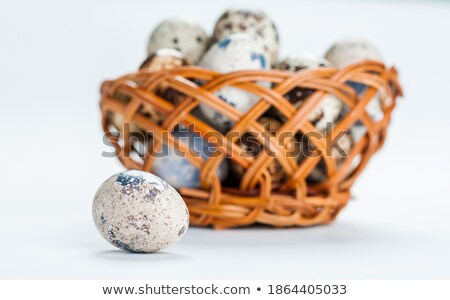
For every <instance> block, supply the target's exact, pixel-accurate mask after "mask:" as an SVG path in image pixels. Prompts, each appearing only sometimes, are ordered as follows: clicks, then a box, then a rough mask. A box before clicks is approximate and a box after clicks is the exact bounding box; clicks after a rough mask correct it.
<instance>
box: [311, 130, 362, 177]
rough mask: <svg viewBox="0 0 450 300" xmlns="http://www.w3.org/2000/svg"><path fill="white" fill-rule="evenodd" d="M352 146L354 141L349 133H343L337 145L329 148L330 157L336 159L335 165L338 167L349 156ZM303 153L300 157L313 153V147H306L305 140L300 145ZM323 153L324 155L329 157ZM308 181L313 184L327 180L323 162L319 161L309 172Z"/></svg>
mask: <svg viewBox="0 0 450 300" xmlns="http://www.w3.org/2000/svg"><path fill="white" fill-rule="evenodd" d="M353 145H354V139H353V136H352V134H351V132H345V133H344V134H343V135H342V137H341V138H340V139H339V140H338V141H337V145H332V146H331V153H330V154H331V156H332V157H334V158H335V159H336V164H337V166H338V167H339V166H340V165H341V164H342V163H343V162H344V161H345V158H346V157H347V156H348V155H349V154H350V151H351V149H352V147H353ZM302 146H303V149H304V151H303V153H302V155H309V154H308V153H310V152H309V151H311V150H312V151H314V146H313V145H311V144H310V145H308V142H307V141H306V140H305V141H304V142H303V143H302ZM330 154H327V153H325V155H330ZM308 179H309V180H311V181H313V182H323V181H325V180H326V179H327V170H326V165H325V162H324V161H323V160H320V161H319V163H318V164H317V165H316V167H315V168H314V169H313V170H312V171H311V173H310V174H309V176H308Z"/></svg>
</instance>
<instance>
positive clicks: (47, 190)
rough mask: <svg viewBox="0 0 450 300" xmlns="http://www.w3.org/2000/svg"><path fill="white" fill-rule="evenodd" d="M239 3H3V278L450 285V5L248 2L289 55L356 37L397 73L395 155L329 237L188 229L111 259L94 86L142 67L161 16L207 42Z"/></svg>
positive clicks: (380, 159) (318, 232) (381, 158)
mask: <svg viewBox="0 0 450 300" xmlns="http://www.w3.org/2000/svg"><path fill="white" fill-rule="evenodd" d="M239 2H240V1H229V2H228V3H227V4H225V3H217V2H216V1H214V4H212V3H213V2H211V1H208V2H206V1H204V2H201V1H177V2H175V1H168V0H165V1H158V2H157V3H156V2H154V3H151V2H150V1H144V0H140V1H111V0H109V1H106V0H104V1H76V2H72V3H68V2H66V3H63V2H62V1H48V0H46V1H14V2H6V1H2V2H1V7H0V37H1V39H0V40H1V45H0V62H1V66H0V70H1V73H0V85H1V88H0V112H1V119H0V122H1V124H0V125H1V129H2V132H1V150H0V151H1V155H0V167H1V169H0V170H1V173H0V187H1V189H2V192H1V194H0V201H1V209H0V222H1V226H0V237H1V247H0V266H1V267H0V278H3V279H5V278H11V279H12V278H15V279H20V278H24V279H34V278H46V279H61V278H69V279H92V278H97V279H101V278H105V279H107V278H108V279H113V278H114V279H133V278H139V279H150V278H159V279H163V278H165V279H169V278H171V279H189V278H203V279H215V278H219V279H221V278H228V279H242V278H246V279H252V278H265V279H270V278H278V279H282V278H323V279H331V278H346V279H358V278H384V279H390V278H405V279H409V278H418V279H422V278H435V279H437V278H442V279H450V260H449V259H448V253H449V252H450V234H449V230H450V219H449V210H450V204H449V200H450V188H449V178H450V176H449V175H450V174H449V171H448V170H449V168H450V162H449V156H448V148H449V146H450V143H449V140H448V131H449V129H450V126H449V123H450V122H449V120H448V116H449V111H450V101H449V95H448V90H446V89H448V86H449V82H450V81H449V79H450V75H449V74H448V70H449V69H450V62H449V53H450V31H449V28H450V5H446V4H443V3H435V4H431V3H429V4H425V1H424V3H423V4H421V3H419V2H413V3H410V4H407V3H405V2H398V3H389V2H387V1H386V2H376V3H372V2H362V3H360V2H359V1H358V2H356V1H349V2H339V3H338V2H337V1H329V2H325V1H261V0H259V1H248V2H247V6H248V7H254V6H256V7H261V8H263V9H264V10H265V11H267V12H268V13H269V14H270V15H271V16H273V18H274V19H275V21H276V23H277V24H278V27H279V30H280V31H281V34H282V36H281V38H282V52H283V53H287V52H289V50H290V52H293V51H300V50H305V51H312V52H317V53H319V54H321V53H324V52H325V50H326V48H327V47H328V46H329V45H330V44H331V43H332V42H333V41H334V40H336V39H338V38H341V37H346V36H349V35H352V36H357V37H358V36H363V37H366V38H368V39H370V40H372V41H373V42H374V43H375V44H376V45H378V46H379V47H380V48H381V50H382V52H383V55H384V56H385V57H386V58H387V59H388V61H389V62H395V64H396V66H397V67H398V69H399V70H400V72H401V82H402V83H403V85H404V89H405V92H406V97H405V100H402V101H400V103H399V106H398V110H397V111H396V112H395V113H394V119H393V122H392V127H391V128H390V132H389V137H388V141H387V143H386V146H385V147H384V149H383V150H382V151H381V152H380V153H379V154H378V155H377V156H376V157H375V158H374V159H373V160H372V161H371V164H370V166H369V167H368V168H367V170H366V172H365V174H364V175H363V176H362V177H361V178H360V180H359V182H358V183H357V185H356V186H355V187H354V189H353V191H354V195H355V197H356V198H357V199H356V200H355V201H351V202H350V203H349V205H348V206H347V208H346V209H345V210H344V211H343V213H342V214H341V215H340V216H339V218H338V219H337V221H336V222H335V223H334V224H332V225H330V226H323V227H315V228H310V229H286V230H279V229H270V228H265V227H264V228H252V229H241V230H225V231H213V230H210V229H196V228H191V229H190V230H189V231H188V233H187V235H186V237H185V238H184V240H182V241H181V242H180V243H179V244H177V245H176V246H174V247H172V248H170V249H168V251H165V252H162V253H158V254H154V255H133V254H127V253H123V252H120V251H116V250H115V249H113V248H112V247H111V246H110V245H109V244H108V243H107V242H106V241H104V240H103V239H102V238H101V237H100V235H99V234H98V233H97V232H96V229H95V226H94V224H93V221H92V218H91V201H92V198H93V196H94V193H95V191H96V189H97V187H98V186H99V185H100V184H101V182H103V180H104V179H106V178H107V177H108V176H110V175H111V174H113V173H115V172H117V171H119V170H121V169H122V167H121V166H120V164H119V163H118V162H117V161H116V160H115V159H112V158H103V157H101V152H102V151H103V150H108V148H105V146H103V144H102V141H101V136H102V135H101V130H100V124H99V122H100V117H99V109H98V99H99V93H98V90H99V84H100V82H101V81H102V80H103V79H106V78H115V77H117V76H119V75H121V74H123V73H125V72H128V71H132V70H134V69H136V67H137V66H138V65H139V64H140V62H141V61H142V60H143V58H144V54H145V47H146V40H147V38H148V35H149V33H150V30H151V28H152V27H153V26H154V25H156V23H157V22H158V21H160V20H162V19H163V18H165V17H169V16H175V15H187V16H190V17H192V19H196V20H199V21H200V22H201V23H202V24H203V25H204V26H205V27H207V28H209V29H210V30H211V28H212V24H213V22H214V19H215V18H216V17H217V16H218V15H219V14H220V13H221V12H222V10H223V9H225V8H227V7H229V6H238V5H237V4H236V3H239ZM209 3H211V4H209ZM232 3H235V5H233V4H232ZM195 7H203V9H194V8H195ZM368 12H370V13H368ZM419 122H420V125H419Z"/></svg>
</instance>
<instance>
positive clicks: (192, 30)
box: [147, 19, 208, 64]
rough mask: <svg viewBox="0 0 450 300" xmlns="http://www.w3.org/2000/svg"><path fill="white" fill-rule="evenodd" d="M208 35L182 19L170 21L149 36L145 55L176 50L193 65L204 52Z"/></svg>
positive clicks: (162, 24)
mask: <svg viewBox="0 0 450 300" xmlns="http://www.w3.org/2000/svg"><path fill="white" fill-rule="evenodd" d="M207 44H208V35H207V34H206V32H205V31H204V30H203V29H202V28H201V27H200V26H199V25H198V24H195V23H192V22H190V21H187V20H182V19H171V20H166V21H164V22H162V23H161V24H159V25H158V27H156V29H155V30H154V31H153V33H152V34H151V36H150V39H149V41H148V46H147V53H148V54H150V53H152V52H155V51H157V50H159V49H162V48H171V49H176V50H178V51H180V52H181V53H183V54H184V55H186V57H187V58H189V59H190V60H191V61H192V62H193V63H194V64H196V63H197V62H198V61H199V60H200V57H201V56H202V55H203V53H204V52H205V50H206V47H207Z"/></svg>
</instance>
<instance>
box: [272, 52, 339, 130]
mask: <svg viewBox="0 0 450 300" xmlns="http://www.w3.org/2000/svg"><path fill="white" fill-rule="evenodd" d="M327 66H329V62H328V61H327V60H326V59H324V58H321V57H316V56H314V55H311V54H308V53H306V54H302V55H291V56H288V57H286V58H285V59H283V60H282V61H281V62H280V63H279V64H278V65H277V69H279V70H283V71H290V72H298V71H300V70H306V69H315V68H323V67H327ZM314 92H315V90H313V89H308V88H301V87H296V88H294V89H292V90H291V91H289V92H288V93H287V94H286V95H284V97H285V98H286V99H287V100H289V102H290V103H292V104H293V105H294V107H295V108H297V109H299V108H300V107H301V106H302V105H303V103H305V101H306V99H308V98H309V97H310V96H311V95H312V94H313V93H314ZM342 107H343V103H342V101H340V100H339V98H337V97H336V96H334V95H326V96H325V98H324V99H322V100H321V102H320V104H319V105H318V106H317V108H316V109H315V110H314V111H313V112H312V113H311V115H310V116H309V118H308V120H309V121H310V122H312V123H313V124H314V126H315V127H316V128H317V130H319V131H323V130H325V128H326V126H327V124H328V123H333V122H334V121H336V119H337V118H338V116H339V114H340V112H341V110H342ZM279 117H280V118H281V120H286V117H285V116H283V115H281V114H279Z"/></svg>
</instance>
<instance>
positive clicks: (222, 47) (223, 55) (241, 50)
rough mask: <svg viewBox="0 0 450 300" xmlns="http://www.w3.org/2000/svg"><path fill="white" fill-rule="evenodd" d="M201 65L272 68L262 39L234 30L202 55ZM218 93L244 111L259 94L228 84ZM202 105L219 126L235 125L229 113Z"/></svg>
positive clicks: (219, 68) (227, 68) (227, 69)
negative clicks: (225, 113) (258, 39)
mask: <svg viewBox="0 0 450 300" xmlns="http://www.w3.org/2000/svg"><path fill="white" fill-rule="evenodd" d="M200 66H201V67H204V68H207V69H210V70H213V71H217V72H221V73H228V72H232V71H239V70H264V69H268V68H269V64H268V59H267V55H266V54H265V53H264V50H263V48H262V45H261V43H260V42H258V41H256V40H255V39H253V38H251V37H250V36H248V35H246V34H243V33H236V34H233V35H231V36H229V37H227V38H224V39H222V40H220V41H219V42H217V43H216V44H214V45H213V46H212V47H211V48H210V49H209V50H208V52H206V54H205V55H204V56H203V58H202V61H201V62H200ZM261 84H262V85H264V84H265V83H261ZM215 94H216V96H217V97H219V98H220V99H222V100H223V101H224V102H226V103H228V104H229V105H231V106H233V107H235V108H236V109H238V110H239V111H241V112H243V113H245V112H247V111H248V110H249V109H250V108H251V107H252V106H253V105H254V104H255V103H256V102H257V101H258V100H259V97H258V96H256V95H254V94H252V93H249V92H246V91H244V90H241V89H238V88H235V87H229V86H225V87H223V88H221V89H220V90H218V91H216V92H215ZM199 107H200V109H201V110H202V112H203V114H204V116H205V117H207V118H208V119H209V120H211V121H212V122H214V124H216V125H217V127H218V128H219V129H225V130H227V129H229V128H230V127H231V126H232V125H233V123H232V122H231V121H230V120H229V119H228V118H227V117H226V116H224V115H222V114H221V113H219V112H217V111H216V110H215V109H213V108H212V107H210V106H208V105H206V104H204V103H201V104H200V106H199Z"/></svg>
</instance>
